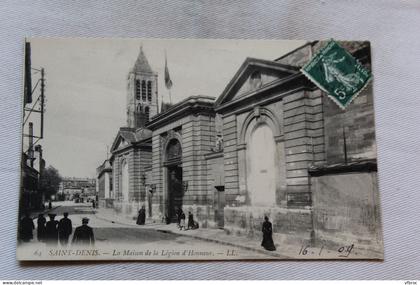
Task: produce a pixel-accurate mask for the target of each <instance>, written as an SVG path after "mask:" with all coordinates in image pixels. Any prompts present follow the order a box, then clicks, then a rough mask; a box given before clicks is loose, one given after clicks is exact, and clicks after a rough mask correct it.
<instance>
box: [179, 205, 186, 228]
mask: <svg viewBox="0 0 420 285" xmlns="http://www.w3.org/2000/svg"><path fill="white" fill-rule="evenodd" d="M179 229H180V230H182V229H184V231H185V213H184V211H182V209H181V214H180V222H179Z"/></svg>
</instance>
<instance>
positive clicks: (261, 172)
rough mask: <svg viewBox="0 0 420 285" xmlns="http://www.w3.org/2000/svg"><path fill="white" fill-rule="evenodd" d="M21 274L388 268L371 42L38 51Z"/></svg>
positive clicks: (26, 101)
mask: <svg viewBox="0 0 420 285" xmlns="http://www.w3.org/2000/svg"><path fill="white" fill-rule="evenodd" d="M24 63H25V68H24V96H23V99H22V101H23V104H22V108H23V120H22V160H21V161H22V165H21V169H22V172H21V189H20V211H19V228H18V235H17V239H18V241H17V242H18V246H17V258H18V260H21V261H31V260H33V261H35V260H145V261H153V260H259V259H345V260H349V259H376V260H381V259H383V240H382V226H381V212H380V200H379V196H380V195H379V190H378V183H377V154H376V138H375V123H374V102H373V91H372V78H373V74H372V66H371V46H370V43H369V42H368V41H341V40H333V39H331V40H328V39H327V40H320V41H301V40H296V41H291V40H288V41H278V40H175V39H171V40H165V39H76V38H68V39H64V38H62V39H61V38H57V39H53V38H48V39H47V38H29V39H26V40H25V60H24Z"/></svg>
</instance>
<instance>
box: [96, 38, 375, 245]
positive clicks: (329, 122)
mask: <svg viewBox="0 0 420 285" xmlns="http://www.w3.org/2000/svg"><path fill="white" fill-rule="evenodd" d="M324 44H325V43H324V42H311V43H307V44H305V45H303V46H301V47H300V48H298V49H296V50H294V51H291V52H290V53H288V54H286V55H283V56H282V57H280V58H278V59H275V60H262V59H256V58H247V59H246V60H245V61H244V62H243V64H242V66H241V67H240V68H239V70H238V71H237V72H236V74H235V75H234V76H233V78H232V79H231V81H230V82H228V83H227V86H226V88H225V89H224V91H223V92H222V94H220V95H219V96H218V98H217V100H216V99H215V98H213V97H207V96H192V97H188V98H187V99H185V100H183V101H181V102H179V103H177V104H175V105H173V106H172V107H171V108H169V109H168V110H166V111H164V112H161V113H158V109H157V106H158V100H157V98H158V96H157V87H156V86H157V79H158V77H157V74H156V73H155V72H153V70H152V68H151V67H150V65H149V63H148V62H147V59H146V57H145V55H144V52H143V50H141V51H140V54H139V56H138V59H137V61H136V63H135V65H134V67H133V69H132V70H131V71H130V72H129V76H128V84H127V86H128V87H127V88H128V89H127V127H122V128H120V130H119V131H118V134H117V136H116V138H115V140H114V143H113V146H112V148H111V152H112V156H111V158H110V160H109V163H110V165H112V181H113V187H112V188H113V190H114V191H112V195H111V194H110V196H109V199H111V198H112V199H113V207H114V209H115V210H116V211H117V212H118V213H120V214H122V215H126V216H128V217H134V216H135V215H136V212H137V210H138V209H139V208H140V207H141V206H143V205H144V206H145V207H146V210H147V219H148V221H149V222H162V221H163V218H164V217H165V216H167V217H169V218H170V219H171V220H172V221H173V220H175V211H176V209H177V208H182V209H183V210H184V211H192V212H193V213H194V216H195V218H196V219H197V220H198V222H199V223H200V226H201V227H204V228H205V227H212V228H223V229H225V230H226V231H229V232H232V233H246V234H247V235H251V236H252V235H259V234H260V231H261V222H262V219H263V217H264V216H265V215H267V216H269V217H270V220H271V221H272V222H273V228H274V232H275V234H276V235H278V238H285V239H288V238H292V239H296V238H298V239H302V240H308V241H311V242H312V243H314V242H320V241H326V240H328V241H330V242H335V241H337V242H339V241H340V240H341V241H342V239H340V238H341V237H344V236H345V237H346V238H347V240H349V239H351V238H353V237H354V238H355V239H358V240H359V241H360V240H362V241H364V242H366V244H369V245H373V246H378V248H380V247H381V236H380V234H381V229H380V226H381V223H380V215H379V202H378V188H377V182H376V181H377V178H376V173H377V170H376V141H375V132H374V114H373V96H372V87H371V84H369V86H368V87H367V88H366V89H365V90H364V91H363V92H362V93H361V94H360V95H359V96H358V97H357V99H356V100H355V101H354V102H352V104H351V105H350V106H349V107H348V108H347V109H346V110H345V111H343V110H341V109H340V108H339V107H337V106H336V105H335V103H333V102H332V101H331V100H330V99H329V98H327V96H326V94H324V93H323V92H322V91H321V90H319V89H318V88H317V87H316V86H315V85H313V84H312V83H311V82H310V81H309V80H308V79H307V78H306V77H305V76H304V75H303V74H302V73H301V72H300V71H299V70H300V68H301V67H302V66H303V65H304V64H305V63H306V62H308V60H310V58H311V56H312V54H313V53H315V52H316V51H317V50H318V49H319V48H320V47H321V46H322V45H324ZM341 44H342V45H343V46H344V47H345V48H346V49H347V50H348V51H349V52H351V53H352V54H353V55H354V56H355V57H357V58H358V59H359V61H360V62H361V63H362V64H363V65H365V66H366V67H367V68H370V46H369V43H368V42H341ZM197 84H199V83H197ZM103 199H108V198H106V196H103Z"/></svg>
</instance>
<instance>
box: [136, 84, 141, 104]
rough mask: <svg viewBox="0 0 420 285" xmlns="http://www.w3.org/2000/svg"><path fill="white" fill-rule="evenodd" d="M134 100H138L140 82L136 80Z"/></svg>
mask: <svg viewBox="0 0 420 285" xmlns="http://www.w3.org/2000/svg"><path fill="white" fill-rule="evenodd" d="M136 99H137V100H140V80H136Z"/></svg>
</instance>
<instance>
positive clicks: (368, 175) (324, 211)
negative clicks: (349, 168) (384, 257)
mask: <svg viewBox="0 0 420 285" xmlns="http://www.w3.org/2000/svg"><path fill="white" fill-rule="evenodd" d="M311 180H312V189H313V190H312V191H313V192H312V193H313V200H314V208H313V211H314V230H315V237H316V241H317V243H318V244H325V242H326V241H329V243H332V244H334V245H335V244H337V245H339V244H341V246H342V245H344V244H352V243H354V244H355V246H357V247H358V248H363V247H364V246H366V247H370V248H374V249H376V250H378V251H380V250H381V249H382V242H381V240H382V237H381V236H382V228H381V221H380V220H381V217H380V211H379V210H380V209H379V208H380V203H379V197H378V196H379V195H378V188H377V187H378V185H377V173H376V172H365V173H363V172H361V173H344V174H330V175H323V176H319V177H313V178H311Z"/></svg>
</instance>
